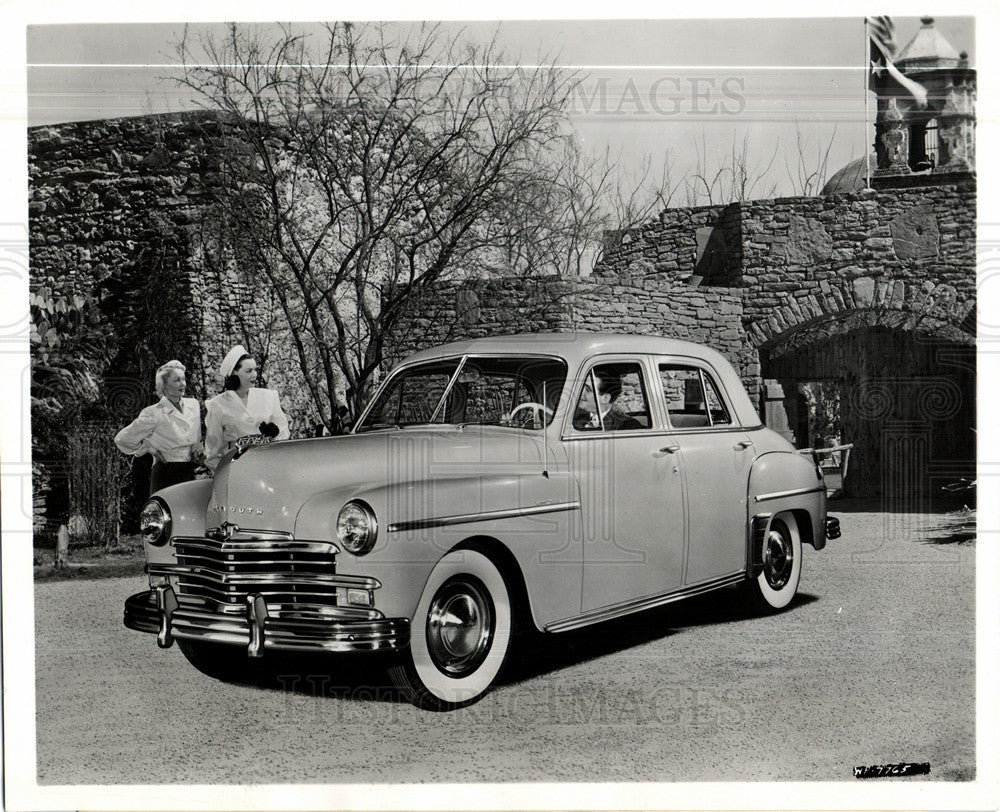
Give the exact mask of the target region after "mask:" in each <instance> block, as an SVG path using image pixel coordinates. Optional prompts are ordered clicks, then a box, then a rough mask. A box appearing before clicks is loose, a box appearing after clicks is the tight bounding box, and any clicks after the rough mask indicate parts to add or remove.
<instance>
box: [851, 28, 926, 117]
mask: <svg viewBox="0 0 1000 812" xmlns="http://www.w3.org/2000/svg"><path fill="white" fill-rule="evenodd" d="M865 22H866V23H867V24H868V25H867V27H868V51H869V57H868V59H869V64H870V68H871V70H870V72H869V74H868V87H869V89H870V90H875V89H876V85H877V84H878V83H879V82H881V81H882V78H883V76H884V74H886V73H888V74H889V76H891V77H892V78H893V79H894V80H895V81H896V83H897V84H899V85H900V86H901V87H902V88H903V89H904V90H905V91H906V92H907V93H909V94H910V95H911V96H913V98H914V99H916V102H917V104H918V105H919V106H920V107H926V106H927V89H926V88H925V87H924V86H923V85H921V84H919V83H917V82H914V81H913V80H912V79H909V78H907V77H906V76H903V74H902V73H900V72H899V68H897V67H896V66H895V65H894V64H893V63H892V56H893V54H894V53H895V52H896V43H895V40H894V35H895V30H896V26H895V25H894V24H893V22H892V18H891V17H866V18H865Z"/></svg>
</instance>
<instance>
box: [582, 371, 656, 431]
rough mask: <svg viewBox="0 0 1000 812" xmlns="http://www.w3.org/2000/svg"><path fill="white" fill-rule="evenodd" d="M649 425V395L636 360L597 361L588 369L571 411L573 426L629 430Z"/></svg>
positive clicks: (586, 429) (587, 429)
mask: <svg viewBox="0 0 1000 812" xmlns="http://www.w3.org/2000/svg"><path fill="white" fill-rule="evenodd" d="M650 425H651V420H650V416H649V398H648V397H647V396H646V388H645V383H644V382H643V378H642V367H641V365H640V364H639V363H637V362H634V361H625V362H615V363H606V364H597V365H595V366H594V367H592V368H591V369H590V371H589V372H588V373H587V377H586V380H585V382H584V386H583V390H582V392H581V393H580V398H579V400H578V401H577V404H576V408H575V409H574V411H573V428H575V429H576V430H577V431H629V430H633V429H648V428H649V427H650Z"/></svg>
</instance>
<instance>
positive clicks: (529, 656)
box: [498, 588, 818, 684]
mask: <svg viewBox="0 0 1000 812" xmlns="http://www.w3.org/2000/svg"><path fill="white" fill-rule="evenodd" d="M816 600H818V598H817V597H816V596H814V595H809V594H804V593H801V592H800V593H799V594H797V595H796V596H795V598H794V599H793V600H792V603H791V604H790V605H789V606H788V608H787V609H785V610H784V611H785V612H794V611H795V610H796V609H798V608H799V607H802V606H807V605H808V604H810V603H813V602H814V601H816ZM760 617H761V616H760V614H758V613H756V612H754V611H751V610H750V609H749V608H748V607H747V605H746V603H745V602H744V601H743V600H741V598H740V596H739V594H738V592H737V591H736V589H734V588H730V589H722V590H719V591H718V592H713V593H710V594H708V595H700V596H698V597H695V598H689V599H687V600H683V601H678V602H677V603H671V604H667V605H666V606H661V607H659V608H657V609H650V610H648V611H646V612H641V613H640V614H636V615H630V616H629V617H624V618H619V619H617V620H610V621H606V622H604V623H598V624H596V625H594V626H588V627H587V628H584V629H578V630H576V631H571V632H563V633H561V634H540V633H537V632H536V633H534V634H531V633H529V634H528V635H527V638H526V639H524V640H523V641H522V645H521V646H520V649H519V652H516V653H515V654H514V658H513V660H512V662H511V663H510V664H509V665H508V666H507V668H506V672H505V674H504V675H502V677H501V679H500V680H498V684H505V683H506V684H511V683H516V682H522V681H524V680H527V679H532V678H534V677H537V676H540V675H542V674H546V673H550V672H552V671H558V670H560V669H563V668H568V667H570V666H573V665H577V664H579V663H584V662H587V661H589V660H595V659H598V658H600V657H605V656H608V655H613V654H616V653H618V652H620V651H624V650H625V649H629V648H633V647H635V646H641V645H644V644H646V643H651V642H653V641H654V640H661V639H663V638H665V637H669V636H671V635H675V634H681V633H683V631H684V630H685V629H688V628H695V627H698V626H709V625H713V624H716V623H739V622H742V621H754V620H758V619H760Z"/></svg>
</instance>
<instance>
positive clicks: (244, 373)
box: [205, 346, 290, 472]
mask: <svg viewBox="0 0 1000 812" xmlns="http://www.w3.org/2000/svg"><path fill="white" fill-rule="evenodd" d="M219 372H220V373H221V375H222V378H223V381H224V383H223V392H222V394H220V395H216V396H215V397H214V398H212V399H210V400H209V401H208V402H207V403H206V404H205V405H206V407H207V409H208V414H207V416H206V417H205V447H206V453H207V459H206V460H205V463H206V465H208V467H209V468H210V469H211V470H212V471H213V472H214V471H215V469H216V466H218V464H219V461H220V460H221V459H222V457H223V456H224V455H225V454H226V453H227V452H229V451H230V450H231V449H232V448H233V446H234V445H235V444H236V441H237V440H239V439H240V438H241V437H249V436H253V435H257V434H263V435H265V436H266V437H270V438H272V439H276V440H287V439H288V437H289V436H290V434H289V432H288V418H287V417H285V413H284V412H283V411H282V410H281V403H280V401H279V398H278V393H277V392H275V391H274V390H273V389H258V388H257V387H255V386H254V385H253V384H254V382H255V381H256V380H257V362H256V361H254V359H253V356H251V355H250V353H248V352H247V351H246V348H245V347H241V346H236V347H233V348H232V349H231V350H230V351H229V354H228V355H226V357H225V358H224V359H223V360H222V364H221V366H220V367H219Z"/></svg>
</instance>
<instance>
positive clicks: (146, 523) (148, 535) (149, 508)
mask: <svg viewBox="0 0 1000 812" xmlns="http://www.w3.org/2000/svg"><path fill="white" fill-rule="evenodd" d="M139 532H140V533H142V537H143V539H144V540H145V541H148V542H149V543H150V544H155V545H156V546H157V547H159V546H160V545H161V544H166V543H167V539H169V538H170V511H169V510H167V506H166V505H165V504H164V503H163V502H162V501H160V500H159V499H150V500H149V501H148V502H146V504H145V505H143V506H142V513H140V514H139Z"/></svg>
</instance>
